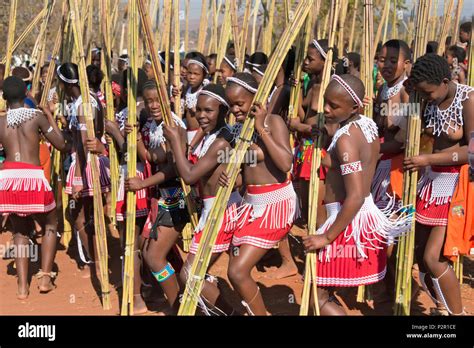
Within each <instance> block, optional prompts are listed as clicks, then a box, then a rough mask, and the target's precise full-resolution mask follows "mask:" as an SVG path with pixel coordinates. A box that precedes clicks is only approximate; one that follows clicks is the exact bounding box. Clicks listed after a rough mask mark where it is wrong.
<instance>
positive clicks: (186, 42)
mask: <svg viewBox="0 0 474 348" xmlns="http://www.w3.org/2000/svg"><path fill="white" fill-rule="evenodd" d="M184 17H185V25H184V51H185V52H186V53H187V52H188V49H189V0H186V2H185V8H184ZM216 35H217V34H216Z"/></svg>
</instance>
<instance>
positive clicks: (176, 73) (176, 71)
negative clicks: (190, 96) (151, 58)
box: [173, 1, 182, 118]
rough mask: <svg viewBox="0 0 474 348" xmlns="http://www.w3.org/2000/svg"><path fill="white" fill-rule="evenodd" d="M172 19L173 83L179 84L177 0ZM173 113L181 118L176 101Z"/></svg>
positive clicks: (178, 103) (179, 40)
mask: <svg viewBox="0 0 474 348" xmlns="http://www.w3.org/2000/svg"><path fill="white" fill-rule="evenodd" d="M173 19H174V33H173V38H174V45H173V46H174V49H173V51H174V57H173V65H174V66H175V69H173V73H174V75H173V83H174V85H175V86H179V85H180V83H181V79H180V77H181V74H180V72H181V71H180V69H179V67H180V66H181V64H180V61H179V60H180V57H179V47H180V46H181V39H180V36H179V30H180V25H179V23H180V21H179V1H173ZM174 113H175V114H176V115H178V117H179V118H182V115H181V103H180V102H179V101H178V102H176V103H174Z"/></svg>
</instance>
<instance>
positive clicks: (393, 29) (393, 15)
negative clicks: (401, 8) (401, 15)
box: [391, 0, 398, 39]
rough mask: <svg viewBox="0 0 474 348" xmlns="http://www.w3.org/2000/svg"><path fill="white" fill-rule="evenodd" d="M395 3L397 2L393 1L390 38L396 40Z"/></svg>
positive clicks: (396, 14)
mask: <svg viewBox="0 0 474 348" xmlns="http://www.w3.org/2000/svg"><path fill="white" fill-rule="evenodd" d="M397 1H398V0H393V13H392V30H391V34H392V36H391V37H392V38H393V39H397V38H398V13H397Z"/></svg>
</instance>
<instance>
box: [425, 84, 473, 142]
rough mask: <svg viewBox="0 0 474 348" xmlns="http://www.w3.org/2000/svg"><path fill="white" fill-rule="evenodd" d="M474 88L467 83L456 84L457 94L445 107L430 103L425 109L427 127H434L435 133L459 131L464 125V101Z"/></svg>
mask: <svg viewBox="0 0 474 348" xmlns="http://www.w3.org/2000/svg"><path fill="white" fill-rule="evenodd" d="M473 90H474V88H473V87H470V86H466V85H461V84H458V83H457V84H456V94H455V95H454V99H453V102H452V103H451V105H450V106H449V107H448V108H447V109H445V110H440V108H439V107H438V105H434V104H428V105H427V106H426V109H425V114H424V117H425V120H426V128H433V135H436V136H439V135H441V133H446V134H449V131H450V130H452V131H453V132H455V131H457V130H458V129H459V128H461V127H462V126H463V125H464V120H463V117H462V109H463V106H462V102H463V101H465V100H466V99H469V93H470V92H471V91H473Z"/></svg>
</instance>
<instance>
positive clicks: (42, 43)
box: [31, 0, 56, 95]
mask: <svg viewBox="0 0 474 348" xmlns="http://www.w3.org/2000/svg"><path fill="white" fill-rule="evenodd" d="M55 3H56V1H55V0H45V2H44V7H43V8H45V9H46V13H45V16H44V18H43V22H42V23H41V28H40V32H39V35H38V39H37V40H38V42H39V44H38V53H37V56H36V57H32V58H33V59H32V60H33V61H35V62H36V67H37V69H35V71H34V73H33V82H32V84H31V93H32V94H33V95H36V93H38V88H39V82H40V77H41V76H40V75H41V66H42V65H43V63H44V58H45V52H46V50H45V47H46V29H47V28H48V24H49V19H50V17H51V13H52V12H53V9H54V4H55Z"/></svg>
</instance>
